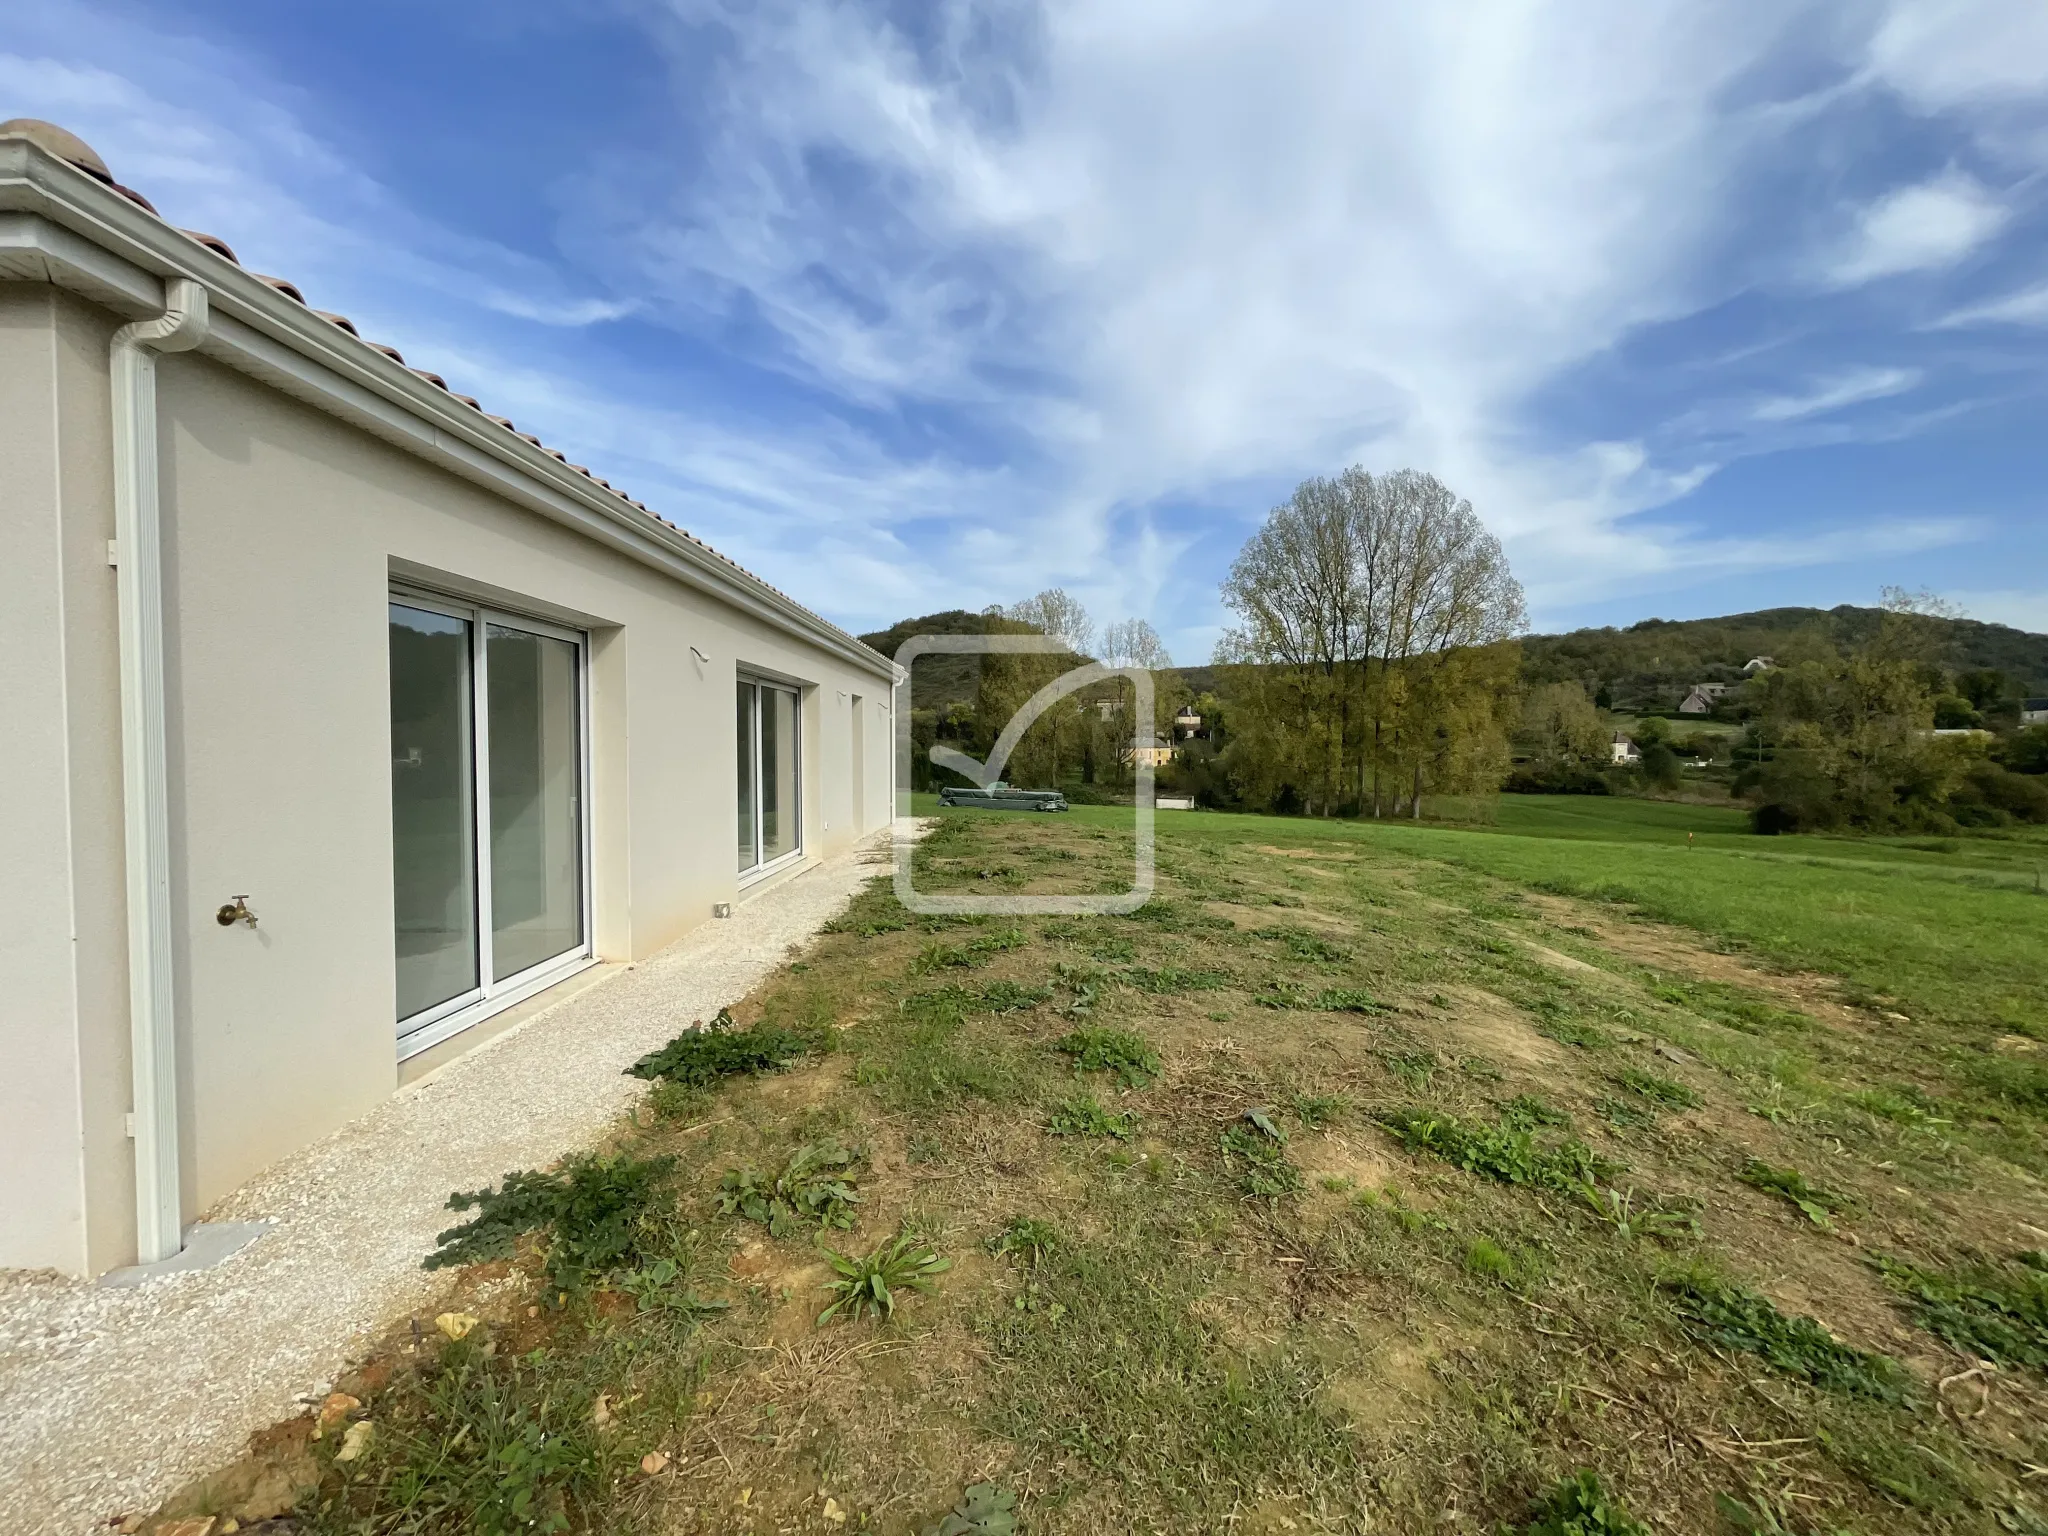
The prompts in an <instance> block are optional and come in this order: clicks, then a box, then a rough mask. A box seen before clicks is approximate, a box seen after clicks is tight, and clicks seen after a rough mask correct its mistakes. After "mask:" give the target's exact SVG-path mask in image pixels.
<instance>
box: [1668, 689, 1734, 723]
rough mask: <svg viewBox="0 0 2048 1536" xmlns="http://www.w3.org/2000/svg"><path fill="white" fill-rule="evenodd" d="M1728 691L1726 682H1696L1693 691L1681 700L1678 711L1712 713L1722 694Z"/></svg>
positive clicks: (1682, 712)
mask: <svg viewBox="0 0 2048 1536" xmlns="http://www.w3.org/2000/svg"><path fill="white" fill-rule="evenodd" d="M1727 691H1728V685H1727V684H1726V683H1694V684H1693V685H1692V692H1691V693H1688V694H1687V695H1686V696H1685V697H1684V698H1683V699H1681V700H1680V701H1679V704H1678V712H1679V713H1680V714H1681V715H1710V714H1712V713H1713V712H1714V706H1715V705H1716V704H1717V703H1719V702H1720V699H1721V695H1722V694H1724V693H1726V692H1727Z"/></svg>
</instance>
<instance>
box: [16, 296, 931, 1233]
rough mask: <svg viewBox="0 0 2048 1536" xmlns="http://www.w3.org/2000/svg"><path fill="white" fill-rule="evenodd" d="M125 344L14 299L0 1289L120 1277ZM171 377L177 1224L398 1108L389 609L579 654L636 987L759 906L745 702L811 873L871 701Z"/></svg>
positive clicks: (872, 746) (366, 458)
mask: <svg viewBox="0 0 2048 1536" xmlns="http://www.w3.org/2000/svg"><path fill="white" fill-rule="evenodd" d="M117 323H118V322H117V320H116V318H115V317H114V316H113V315H111V314H106V313H104V312H102V311H99V310H97V309H95V308H92V307H91V306H89V305H86V304H84V303H83V302H81V301H79V300H76V299H73V298H70V297H68V296H65V295H62V294H60V293H59V292H58V291H57V290H55V289H53V288H50V287H47V286H45V285H42V284H37V283H26V282H5V283H0V471H4V473H5V475H6V478H7V481H8V483H9V485H10V486H11V487H18V488H20V489H19V490H10V492H9V493H8V494H7V496H6V497H5V499H4V502H0V539H4V541H5V549H6V551H7V556H6V558H5V559H0V623H4V629H5V632H6V639H7V644H5V645H4V646H0V687H4V689H5V694H6V697H7V698H8V700H9V701H10V702H9V709H10V713H11V714H12V715H13V716H14V721H13V725H14V727H15V729H14V740H13V741H12V742H11V743H10V745H9V748H8V750H7V752H6V754H5V755H4V758H0V762H4V770H0V771H4V772H5V774H6V778H5V779H4V781H0V792H4V793H5V795H6V797H7V799H6V805H7V808H8V813H7V815H6V817H5V818H4V820H0V859H4V860H5V863H6V865H7V866H8V867H10V868H11V869H13V870H18V871H21V872H23V873H22V875H21V876H20V877H19V878H10V879H9V880H7V881H4V882H0V946H4V947H0V982H4V989H0V996H4V999H5V1001H4V1006H5V1008H6V1010H7V1011H6V1015H5V1018H4V1023H0V1045H4V1049H5V1052H6V1057H7V1060H8V1062H9V1066H10V1071H9V1072H8V1073H7V1074H5V1075H4V1077H0V1094H4V1095H6V1097H5V1098H4V1099H0V1138H4V1139H0V1158H4V1159H5V1161H4V1166H6V1167H7V1168H8V1169H9V1170H10V1177H11V1178H13V1179H15V1180H16V1182H17V1189H20V1188H23V1187H24V1186H26V1187H27V1188H28V1189H29V1190H31V1191H32V1192H33V1197H32V1198H27V1199H24V1198H21V1197H19V1196H14V1195H10V1196H9V1197H7V1199H6V1200H5V1201H4V1203H0V1264H4V1265H50V1266H52V1267H56V1268H60V1269H66V1270H72V1271H87V1272H89V1271H94V1270H100V1269H105V1268H107V1267H109V1266H111V1265H114V1264H119V1263H125V1262H128V1261H129V1260H130V1259H131V1258H132V1255H133V1244H134V1239H133V1221H134V1218H133V1210H132V1199H133V1195H132V1189H133V1182H132V1181H133V1168H132V1162H131V1160H130V1159H131V1152H130V1148H129V1143H128V1142H127V1140H126V1138H125V1135H124V1133H123V1129H122V1115H123V1114H124V1113H125V1111H126V1109H127V1107H128V1102H129V1084H128V1078H127V1074H128V1065H127V1029H128V1025H127V1018H126V972H125V964H126V960H125V939H124V927H123V925H124V922H125V915H124V913H123V910H122V902H121V889H122V885H121V878H122V864H121V830H120V805H121V801H120V792H119V791H120V759H119V750H120V748H119V731H118V672H117V666H116V651H115V642H116V628H115V616H114V607H113V602H114V580H113V577H114V573H113V571H112V570H110V569H109V568H108V566H107V563H106V540H107V538H108V537H109V536H110V534H111V525H112V503H111V489H110V485H109V483H108V478H109V477H108V463H109V452H110V450H109V447H108V435H109V430H110V429H109V425H108V423H109V412H108V398H109V382H108V372H107V360H106V359H107V339H108V337H109V336H110V335H111V333H112V330H113V329H114V326H115V325H116V324H117ZM157 377H158V409H159V423H160V430H159V442H160V451H161V455H162V512H163V519H164V525H165V533H166V536H165V541H164V549H165V587H166V593H165V612H166V628H167V631H168V633H167V637H166V652H165V662H166V679H167V683H166V687H167V694H168V700H167V703H168V711H167V713H168V735H169V741H168V745H169V765H170V803H171V852H172V861H173V868H174V871H175V874H174V879H173V888H172V894H173V908H174V910H173V914H172V928H173V932H174V935H175V940H176V945H177V952H176V974H177V1013H178V1029H179V1047H180V1050H179V1056H180V1085H181V1152H182V1164H183V1177H184V1204H185V1214H186V1219H187V1220H191V1219H192V1218H193V1217H195V1216H197V1215H198V1214H199V1213H200V1212H201V1211H202V1210H203V1209H204V1208H205V1207H206V1206H207V1205H209V1204H210V1203H212V1202H213V1201H215V1200H216V1199H218V1198H219V1197H220V1196H221V1195H223V1194H225V1193H226V1192H227V1191H229V1190H231V1189H233V1188H234V1187H235V1186H237V1185H238V1184H240V1183H242V1182H244V1181H246V1180H247V1179H248V1178H249V1177H250V1176H251V1175H253V1174H254V1173H256V1172H258V1171H259V1170H261V1169H262V1168H264V1167H265V1166H267V1165H269V1164H270V1163H272V1162H274V1161H276V1160H277V1159H278V1158H279V1157H281V1156H283V1155H284V1154H286V1153H288V1152H290V1151H291V1150H293V1149H294V1148H296V1147H299V1146H303V1145H305V1144H306V1143H308V1142H309V1141H311V1140H314V1139H316V1138H317V1137H319V1136H321V1135H323V1134H325V1133H326V1132H328V1131H329V1130H332V1129H333V1128H335V1127H336V1126H338V1125H340V1124H342V1123H344V1122H345V1121H347V1120H349V1119H351V1118H353V1117H354V1116H356V1115H359V1114H361V1113H362V1112H363V1111H365V1110H366V1109H368V1108H369V1107H371V1106H372V1105H373V1104H375V1103H376V1102H377V1100H378V1099H380V1098H381V1097H382V1096H383V1095H385V1094H387V1093H389V1092H391V1091H392V1090H393V1088H394V1087H395V1086H396V1084H397V1083H398V1081H399V1074H400V1068H399V1063H398V1061H397V1052H396V1037H395V1027H394V1019H393V997H394V987H395V980H394V961H393V945H392V889H391V885H392V860H391V799H390V783H391V769H390V753H389V738H390V720H389V692H388V672H387V666H388V658H387V639H386V604H387V601H388V596H389V592H390V588H391V585H392V582H393V580H394V577H395V576H396V577H400V578H402V579H404V580H405V581H406V583H407V584H408V585H414V586H427V587H432V588H438V589H440V590H442V591H444V592H446V593H448V594H449V595H451V596H453V597H457V598H469V599H474V600H480V601H484V602H488V603H489V604H491V605H492V606H495V607H501V608H506V609H510V610H513V611H519V612H526V613H530V614H533V615H535V616H538V617H541V618H546V619H550V620H552V621H554V622H556V623H559V624H567V625H571V626H573V627H576V628H579V629H583V630H586V631H588V633H589V635H590V640H591V652H590V657H591V660H590V695H591V697H590V719H591V742H590V756H591V764H592V769H591V784H590V787H589V793H590V797H591V817H592V822H593V828H594V830H593V844H594V846H593V856H592V867H591V882H592V901H593V908H594V919H595V921H594V937H595V944H596V949H597V952H598V955H599V956H600V958H603V959H612V960H624V959H632V958H638V957H641V956H644V955H647V954H649V953H651V952H653V951H654V950H656V949H659V948H661V947H662V946H663V945H666V944H668V943H669V942H671V941H673V940H674V939H676V938H677V937H679V936H680V935H682V934H683V933H684V932H686V931H688V930H689V929H690V928H691V927H693V926H695V925H696V924H697V923H699V922H703V921H706V920H709V919H710V918H711V915H712V906H713V903H715V902H724V901H735V900H741V899H744V893H743V892H742V891H741V889H740V887H739V880H738V875H737V872H736V868H735V865H736V859H735V852H734V849H735V842H736V836H735V816H736V805H735V779H736V762H735V742H734V730H733V684H734V678H735V675H736V674H737V673H739V672H741V671H745V670H748V669H761V670H763V671H766V672H768V673H772V674H775V675H778V676H781V677H785V678H788V679H793V680H796V681H798V682H800V683H802V684H803V686H804V697H803V739H802V740H803V745H802V750H803V763H804V774H803V783H804V793H803V827H804V843H805V848H806V852H807V855H809V856H811V857H816V856H820V855H823V854H829V853H831V852H834V851H837V850H839V849H842V848H844V847H846V846H847V845H848V844H850V843H851V841H852V840H853V839H854V838H855V837H856V836H857V835H858V834H859V832H860V831H862V830H873V829H875V828H877V827H880V826H882V825H884V824H885V823H886V820H887V818H888V816H889V815H890V811H891V807H890V795H889V786H890V777H891V762H892V741H891V732H890V720H889V716H888V714H887V707H888V683H887V680H886V679H885V678H884V677H882V676H881V675H879V674H878V673H876V672H873V671H869V670H865V669H863V668H861V667H860V666H857V665H855V664H853V663H852V662H850V661H847V660H844V659H842V658H840V657H838V656H836V655H834V654H833V653H831V652H830V651H828V650H826V649H824V648H822V647H820V646H817V645H814V644H811V643H809V642H807V641H805V640H803V639H801V638H799V637H796V636H793V635H791V634H790V633H788V632H786V631H784V630H782V629H780V628H779V627H776V626H773V625H771V624H769V623H767V622H766V621H763V620H760V619H756V618H754V617H752V616H751V615H748V614H746V613H744V612H742V611H740V610H738V609H735V608H732V607H730V606H728V605H726V604H724V603H722V602H720V601H718V600H717V599H716V598H714V597H711V596H709V595H706V594H703V593H700V592H698V591H696V590H695V589H693V588H690V587H687V586H685V585H683V584H682V583H680V582H678V581H676V580H674V579H672V578H670V577H669V576H667V575H664V574H662V573H661V572H658V571H656V570H653V569H651V568H649V567H647V566H645V565H643V564H641V563H639V562H637V561H635V560H633V559H631V558H629V557H628V556H626V555H624V554H621V553H618V552H615V551H613V550H612V549H610V548H608V547H606V546H603V545H600V544H597V543H595V542H594V541H592V540H589V539H587V538H584V537H582V536H580V535H578V534H576V533H574V532H571V531H570V530H568V529H566V528H563V527H561V526H560V525H558V524H556V523H554V522H552V521H550V520H548V519H547V518H544V517H542V516H540V515H539V514H537V513H534V512H530V511H527V510H525V509H523V508H521V507H519V506H517V505H515V504H513V503H511V502H508V501H506V500H504V499H502V498H500V497H498V496H495V495H493V494H492V493H490V492H489V491H487V490H486V489H484V488H482V487H479V486H477V485H475V484H473V483H471V482H470V481H468V480H465V479H461V478H458V477H457V476H455V475H453V474H450V473H448V472H446V471H444V470H442V469H440V468H437V467H436V466H435V465H433V464H431V463H429V462H427V461H426V460H424V459H422V458H419V457H416V456H414V455H412V454H410V453H407V452H405V451H404V450H403V449H401V448H398V447H395V446H393V445H391V444H389V443H387V442H385V441H383V440H382V439H380V438H377V437H373V436H370V435H369V434H367V433H365V432H362V431H360V430H358V429H357V428H355V427H354V426H352V425H350V424H348V423H347V422H344V421H342V420H340V419H337V418H336V417H334V416H330V415H328V414H325V413H323V412H322V411H320V410H318V409H316V408H314V407H313V406H311V405H308V404H304V403H301V402H300V401H299V400H296V399H293V398H290V397H288V396H286V395H284V394H281V393H279V392H278V391H276V390H275V389H273V388H271V387H270V386H268V385H267V384H265V383H262V382H259V381H257V380H255V379H252V378H250V377H248V376H246V375H244V374H242V373H240V372H238V371H235V370H234V369H232V368H230V367H228V366H226V365H225V364H223V363H221V362H218V361H215V360H212V359H209V358H206V357H203V356H200V355H196V354H182V355H175V356H167V357H165V358H163V359H161V360H160V362H159V364H158V376H157ZM692 646H694V647H695V648H696V649H697V651H699V652H702V653H703V654H704V655H706V656H708V657H709V658H710V659H709V661H708V662H706V661H699V660H698V659H697V658H696V657H695V656H694V655H693V654H692V651H691V647H692ZM855 696H858V698H859V699H860V701H861V707H862V710H863V720H862V723H861V726H860V728H859V729H856V727H855V725H854V722H853V719H852V701H853V698H854V697H855ZM856 738H858V739H859V740H860V741H861V745H862V758H863V761H862V762H861V764H860V767H859V769H858V771H856V769H855V766H854V764H853V762H852V757H851V754H852V752H853V746H854V742H855V740H856ZM856 783H858V784H860V785H861V786H862V799H863V802H864V803H862V804H859V805H856V804H855V800H854V786H855V784H856ZM21 808H26V812H25V813H21V814H18V811H20V810H21ZM243 892H246V893H248V897H249V905H250V907H251V908H252V909H253V910H254V911H255V912H256V913H257V914H258V916H259V918H260V923H259V926H258V927H256V928H255V929H253V930H251V929H248V928H246V927H240V926H237V927H233V928H222V927H221V926H219V925H218V924H217V923H216V922H215V921H214V916H213V914H214V910H215V909H216V908H217V907H218V906H219V905H220V904H221V903H222V902H224V901H226V900H228V899H229V898H230V897H232V896H234V895H237V894H240V893H243ZM59 893H62V895H61V897H60V896H59ZM24 1176H25V1177H24Z"/></svg>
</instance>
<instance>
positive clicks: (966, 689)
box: [860, 608, 990, 709]
mask: <svg viewBox="0 0 2048 1536" xmlns="http://www.w3.org/2000/svg"><path fill="white" fill-rule="evenodd" d="M988 633H990V628H989V615H987V614H985V613H969V612H968V611H967V610H966V609H965V608H948V609H947V610H946V611H945V612H944V613H928V614H926V615H924V617H922V618H917V619H899V620H898V621H897V622H896V623H894V624H891V625H890V626H889V627H888V628H887V629H878V630H876V631H874V633H872V634H866V635H862V636H861V637H860V643H861V644H862V645H865V646H868V647H871V648H872V649H874V650H877V651H880V652H881V653H882V654H883V655H884V656H889V657H893V656H895V654H896V650H897V647H899V646H900V645H902V644H903V642H904V641H906V640H908V639H910V638H911V637H912V636H913V635H985V634H988ZM914 673H915V675H914V676H913V677H912V678H911V701H912V703H913V705H914V707H916V708H918V709H933V708H943V707H944V706H945V705H948V704H964V703H967V702H968V701H970V700H971V699H973V697H974V691H975V686H976V684H978V683H979V682H980V680H981V661H980V658H979V657H975V656H927V657H925V658H924V659H923V660H922V661H919V662H918V663H917V664H916V667H915V669H914Z"/></svg>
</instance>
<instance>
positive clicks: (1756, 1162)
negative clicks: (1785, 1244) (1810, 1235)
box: [1736, 1157, 1844, 1232]
mask: <svg viewBox="0 0 2048 1536" xmlns="http://www.w3.org/2000/svg"><path fill="white" fill-rule="evenodd" d="M1736 1177H1737V1178H1739V1179H1740V1180H1742V1182H1743V1183H1745V1184H1747V1185H1749V1186H1750V1187H1751V1188H1752V1189H1760V1190H1762V1191H1763V1192H1764V1193H1765V1194H1768V1195H1777V1196H1778V1197H1779V1198H1780V1199H1783V1200H1786V1201H1788V1202H1790V1203H1791V1204H1792V1205H1794V1206H1797V1207H1798V1209H1799V1214H1800V1215H1802V1216H1804V1217H1805V1218H1806V1219H1807V1220H1808V1221H1810V1222H1812V1223H1813V1224H1814V1225H1815V1226H1816V1227H1819V1228H1820V1229H1821V1230H1822V1231H1824V1232H1832V1231H1834V1230H1835V1222H1834V1213H1835V1212H1837V1211H1839V1210H1840V1209H1841V1208H1842V1206H1843V1204H1844V1202H1843V1199H1842V1197H1841V1196H1840V1195H1838V1194H1835V1193H1834V1192H1833V1191H1832V1190H1826V1189H1822V1188H1820V1187H1819V1186H1817V1185H1815V1184H1811V1183H1809V1182H1808V1181H1807V1178H1806V1175H1805V1174H1803V1173H1801V1172H1800V1171H1799V1170H1798V1169H1797V1168H1774V1167H1772V1166H1771V1165H1770V1164H1769V1163H1767V1162H1765V1161H1764V1160H1763V1159H1762V1158H1757V1157H1752V1158H1751V1159H1750V1160H1749V1161H1748V1162H1747V1163H1745V1164H1744V1165H1743V1168H1742V1172H1740V1173H1738V1174H1737V1175H1736Z"/></svg>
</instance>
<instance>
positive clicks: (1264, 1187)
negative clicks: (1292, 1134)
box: [1222, 1109, 1301, 1200]
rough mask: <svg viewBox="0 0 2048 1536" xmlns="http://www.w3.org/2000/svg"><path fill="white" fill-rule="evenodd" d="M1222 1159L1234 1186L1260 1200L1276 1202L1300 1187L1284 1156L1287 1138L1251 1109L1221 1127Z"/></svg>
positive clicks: (1262, 1114) (1298, 1174)
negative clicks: (1231, 1176) (1232, 1177)
mask: <svg viewBox="0 0 2048 1536" xmlns="http://www.w3.org/2000/svg"><path fill="white" fill-rule="evenodd" d="M1222 1146H1223V1158H1224V1161H1225V1162H1226V1163H1227V1164H1228V1165H1229V1166H1230V1168H1231V1170H1232V1172H1234V1173H1235V1174H1236V1176H1237V1182H1238V1187H1239V1188H1241V1189H1242V1190H1243V1191H1244V1192H1245V1193H1246V1194H1247V1195H1251V1196H1254V1197H1256V1198H1258V1199H1262V1200H1277V1199H1279V1198H1280V1196H1282V1195H1291V1194H1293V1193H1295V1192H1296V1191H1297V1190H1299V1189H1300V1188H1301V1170H1300V1169H1299V1168H1297V1167H1295V1166H1294V1164H1293V1162H1292V1161H1291V1160H1290V1159H1289V1158H1288V1156H1287V1138H1286V1136H1285V1134H1284V1133H1282V1131H1281V1130H1280V1128H1279V1126H1278V1125H1276V1124H1275V1123H1274V1121H1273V1119H1272V1117H1271V1116H1270V1115H1268V1114H1267V1113H1266V1112H1265V1111H1263V1110H1256V1109H1255V1110H1251V1111H1249V1112H1248V1113H1247V1114H1246V1115H1245V1117H1244V1118H1243V1119H1242V1120H1239V1121H1235V1122H1233V1123H1232V1124H1230V1125H1227V1126H1225V1127H1224V1128H1223V1135H1222Z"/></svg>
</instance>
